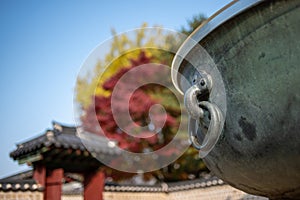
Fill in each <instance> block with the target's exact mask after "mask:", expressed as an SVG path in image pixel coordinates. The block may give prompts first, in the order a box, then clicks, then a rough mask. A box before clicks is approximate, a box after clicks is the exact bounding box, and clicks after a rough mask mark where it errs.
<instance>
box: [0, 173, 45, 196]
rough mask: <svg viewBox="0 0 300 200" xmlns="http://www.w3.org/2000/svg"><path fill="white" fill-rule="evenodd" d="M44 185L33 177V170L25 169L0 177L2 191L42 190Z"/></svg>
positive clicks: (0, 189)
mask: <svg viewBox="0 0 300 200" xmlns="http://www.w3.org/2000/svg"><path fill="white" fill-rule="evenodd" d="M42 190H43V187H42V186H41V185H39V184H38V183H37V182H36V181H35V180H34V179H32V171H31V170H29V171H25V172H21V173H18V174H14V175H12V176H8V177H5V178H3V179H0V191H4V192H7V191H42Z"/></svg>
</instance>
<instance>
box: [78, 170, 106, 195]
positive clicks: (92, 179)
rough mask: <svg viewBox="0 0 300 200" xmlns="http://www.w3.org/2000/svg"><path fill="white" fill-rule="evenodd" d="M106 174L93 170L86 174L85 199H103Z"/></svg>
mask: <svg viewBox="0 0 300 200" xmlns="http://www.w3.org/2000/svg"><path fill="white" fill-rule="evenodd" d="M104 181H105V174H104V172H103V171H93V172H89V173H86V174H85V175H84V195H83V196H84V200H103V190H104Z"/></svg>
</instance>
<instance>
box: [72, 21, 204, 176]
mask: <svg viewBox="0 0 300 200" xmlns="http://www.w3.org/2000/svg"><path fill="white" fill-rule="evenodd" d="M189 25H190V28H193V24H192V23H190V24H189ZM145 27H146V24H144V25H143V26H142V29H139V30H137V31H136V32H135V33H136V34H135V37H134V38H133V39H132V38H130V37H128V36H126V35H122V36H121V37H118V36H116V37H114V40H113V42H112V43H111V47H110V51H109V53H108V54H107V55H105V59H104V60H102V61H99V62H98V63H97V65H96V66H95V68H94V70H93V71H92V72H91V73H90V74H87V75H86V76H83V77H80V78H79V79H78V81H77V86H76V91H77V93H76V100H77V102H78V103H79V105H80V107H81V109H82V110H83V112H82V113H83V115H82V116H81V121H82V126H83V127H84V128H85V130H87V131H89V132H92V133H95V134H99V135H105V136H106V137H108V138H111V139H114V140H116V141H117V142H118V145H119V147H120V148H123V149H126V150H129V151H132V152H137V153H140V152H145V151H155V150H156V149H159V148H162V147H163V146H164V145H166V144H167V143H169V142H170V141H171V140H172V139H173V136H174V134H176V131H178V123H180V121H179V116H180V114H181V113H180V109H179V103H178V101H177V100H176V97H175V96H174V95H173V94H172V92H171V91H170V90H168V89H167V88H164V87H162V86H160V85H157V84H150V85H145V86H143V87H140V88H138V89H137V90H136V91H135V92H134V93H133V95H132V96H131V98H130V102H129V112H130V116H131V117H132V119H133V122H132V123H131V124H130V126H131V128H132V129H131V130H134V129H136V130H137V132H138V134H140V135H143V136H144V137H142V138H140V139H137V138H134V137H132V136H130V135H128V134H127V133H126V132H125V131H123V130H122V129H120V127H119V126H118V124H117V123H116V121H115V119H114V116H113V112H112V107H111V99H112V92H113V90H114V88H115V86H116V83H117V82H118V81H119V79H120V78H121V77H122V76H123V75H124V74H126V73H127V72H128V71H130V70H131V69H133V68H136V67H137V66H141V65H143V64H149V69H148V70H146V71H145V72H144V73H145V74H140V75H139V76H137V77H146V76H153V75H154V76H155V75H157V74H159V75H160V77H164V76H165V77H166V76H170V74H162V73H161V72H160V71H157V68H153V69H152V68H151V63H161V64H165V65H168V66H170V65H171V61H172V58H173V56H174V53H172V52H175V51H176V49H177V48H178V47H179V45H180V43H178V41H176V38H175V37H174V36H172V35H165V36H164V37H163V39H162V40H160V41H159V42H157V38H162V37H161V33H160V31H159V29H158V31H157V32H156V33H154V34H152V35H151V36H150V37H149V35H146V32H145V30H144V29H143V28H145ZM112 33H113V35H115V32H114V31H113V32H112ZM162 41H163V42H162ZM181 42H182V41H181ZM141 46H147V47H152V48H140V47H141ZM161 49H172V51H162V50H161ZM174 49H175V50H174ZM124 52H125V53H124ZM128 52H129V53H128ZM116 57H117V59H115V58H116ZM108 63H109V64H108ZM107 66H109V67H107ZM104 69H105V70H104ZM99 74H101V78H99ZM119 95H120V96H125V95H126V90H125V91H123V92H120V94H119ZM155 104H160V105H162V106H163V107H164V108H165V109H166V111H167V117H166V121H165V125H164V126H163V128H162V130H161V131H160V133H159V134H154V132H153V128H151V126H149V122H150V119H149V109H150V108H151V107H152V106H153V105H155ZM116 105H120V106H119V108H118V109H120V110H122V109H126V108H125V107H124V108H123V107H122V105H123V104H122V102H118V103H117V104H116ZM94 113H96V116H95V115H94ZM155 118H156V119H154V121H157V123H159V122H160V118H161V116H160V115H159V114H158V115H156V116H155ZM99 124H100V126H101V128H102V130H101V131H100V130H99V129H98V128H97V127H98V126H99ZM150 125H151V124H150ZM140 126H149V129H148V130H144V131H139V130H138V127H140ZM154 127H155V124H154ZM186 135H187V133H186ZM184 140H187V138H184ZM172 151H176V149H173V150H171V151H170V152H165V153H170V154H172V153H173V152H172ZM201 171H207V168H206V167H205V165H204V163H203V161H202V160H201V159H200V158H199V157H198V151H196V150H195V149H194V148H192V147H190V148H188V150H187V151H186V152H184V154H183V155H182V156H181V157H180V158H179V159H177V160H176V161H175V162H174V163H172V164H170V165H169V166H167V167H164V168H163V169H160V170H157V171H154V172H151V173H145V174H144V178H145V179H149V178H153V177H155V178H156V179H158V180H162V181H177V180H185V179H192V178H196V177H198V176H199V173H200V172H201ZM106 173H107V175H108V176H110V177H112V178H113V179H114V180H115V181H117V180H120V179H124V178H130V177H132V175H133V174H128V173H123V172H119V171H117V170H114V169H111V168H108V167H106Z"/></svg>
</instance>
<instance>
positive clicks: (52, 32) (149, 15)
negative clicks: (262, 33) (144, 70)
mask: <svg viewBox="0 0 300 200" xmlns="http://www.w3.org/2000/svg"><path fill="white" fill-rule="evenodd" d="M229 2H230V0H217V1H207V0H185V1H178V0H177V1H175V0H164V1H150V0H147V1H146V0H144V1H141V0H131V1H121V0H119V1H117V0H110V1H108V0H107V1H96V0H92V1H79V0H72V1H71V0H65V1H58V0H51V1H50V0H46V1H38V0H26V1H21V0H19V1H17V0H1V1H0V26H1V27H0V44H1V45H0V76H1V78H0V91H1V97H0V122H1V133H0V134H1V136H2V137H1V138H2V140H0V147H1V148H0V178H1V177H3V176H6V175H9V174H12V173H15V172H18V171H22V170H25V169H27V168H28V167H27V166H26V165H23V166H19V165H18V164H17V162H14V161H13V160H12V159H11V158H9V152H11V151H12V150H13V149H15V144H16V143H19V142H22V141H24V140H27V139H29V138H31V137H34V136H36V135H38V134H40V133H42V132H43V131H44V130H45V129H47V128H50V127H51V121H52V120H55V121H58V122H62V123H65V124H75V123H74V120H73V118H74V117H73V90H74V86H75V82H76V77H77V73H78V72H79V70H80V66H81V64H82V63H83V61H84V60H85V58H86V57H87V56H88V54H89V53H90V52H91V51H92V50H93V49H94V48H95V47H96V46H97V45H98V44H99V43H101V42H103V41H104V40H106V39H108V38H109V37H111V34H110V30H111V28H115V29H116V31H117V32H124V31H127V30H131V29H134V28H139V27H140V26H141V24H142V23H143V22H147V23H148V24H149V25H161V26H163V27H165V28H169V29H174V30H179V29H180V27H181V26H183V25H186V21H187V20H188V19H191V18H192V16H194V15H197V14H199V13H203V14H205V15H206V16H210V15H212V14H213V13H214V12H216V11H217V10H218V9H220V8H222V7H223V6H224V5H226V4H227V3H229Z"/></svg>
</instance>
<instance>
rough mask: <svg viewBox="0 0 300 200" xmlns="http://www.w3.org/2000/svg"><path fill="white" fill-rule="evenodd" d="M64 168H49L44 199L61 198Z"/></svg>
mask: <svg viewBox="0 0 300 200" xmlns="http://www.w3.org/2000/svg"><path fill="white" fill-rule="evenodd" d="M63 177H64V170H63V169H47V174H46V187H45V190H44V200H61V195H62V181H63Z"/></svg>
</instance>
